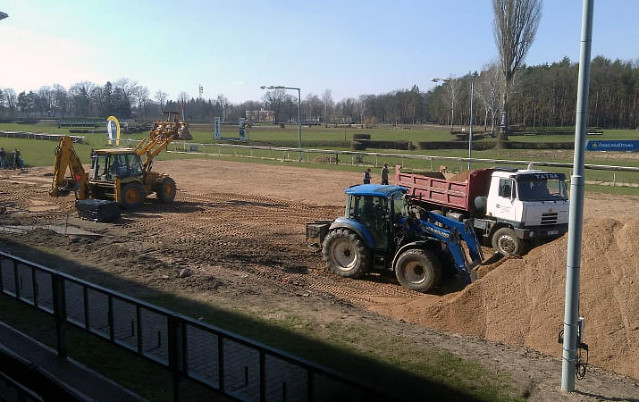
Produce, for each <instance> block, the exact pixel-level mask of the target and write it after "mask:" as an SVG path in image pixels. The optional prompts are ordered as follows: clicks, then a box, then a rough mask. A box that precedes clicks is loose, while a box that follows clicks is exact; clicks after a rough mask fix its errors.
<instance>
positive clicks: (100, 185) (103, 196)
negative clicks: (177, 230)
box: [49, 112, 192, 209]
mask: <svg viewBox="0 0 639 402" xmlns="http://www.w3.org/2000/svg"><path fill="white" fill-rule="evenodd" d="M178 138H179V139H184V140H188V139H192V137H191V134H190V132H189V129H188V125H187V123H186V122H184V121H180V119H179V114H178V113H173V112H166V113H165V114H164V119H162V120H158V121H156V122H155V123H154V125H153V127H152V129H151V131H150V132H149V134H148V135H147V136H146V137H145V138H144V139H143V140H142V141H140V142H139V143H138V145H137V146H136V147H135V148H119V147H118V148H106V149H97V150H92V152H91V169H90V170H89V171H86V170H85V169H84V166H83V165H82V163H81V161H80V158H79V157H78V155H77V153H76V152H75V149H74V148H73V141H72V139H71V138H70V137H69V136H64V137H62V138H61V139H60V142H59V144H58V146H57V148H56V150H55V163H54V173H53V183H52V185H51V190H50V192H49V194H50V195H51V196H53V197H57V196H62V195H67V194H69V193H70V192H71V191H73V192H75V196H76V200H87V199H96V200H109V201H111V202H114V203H117V205H118V206H121V207H123V208H126V209H131V208H138V207H140V206H141V205H142V204H143V203H144V200H145V198H146V197H147V196H148V195H150V194H153V193H155V194H156V195H157V198H158V199H159V200H160V201H161V202H172V201H173V200H174V198H175V195H176V191H177V188H176V185H175V181H174V180H173V179H172V178H171V177H169V175H168V174H166V173H157V172H154V171H152V167H153V161H154V160H155V157H156V156H157V155H158V154H159V153H160V152H162V151H163V150H164V149H166V147H167V145H168V144H169V143H171V142H172V141H173V140H175V139H178ZM67 171H69V172H70V176H68V175H67Z"/></svg>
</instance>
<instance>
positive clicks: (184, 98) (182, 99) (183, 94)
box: [177, 91, 190, 121]
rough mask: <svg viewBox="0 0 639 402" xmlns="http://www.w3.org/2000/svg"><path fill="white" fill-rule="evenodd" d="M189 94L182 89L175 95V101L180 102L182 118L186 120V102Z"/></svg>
mask: <svg viewBox="0 0 639 402" xmlns="http://www.w3.org/2000/svg"><path fill="white" fill-rule="evenodd" d="M189 98H190V96H189V94H188V93H186V92H185V91H182V92H180V93H179V94H178V96H177V101H178V103H179V104H180V108H181V109H182V113H181V116H182V120H184V121H186V102H188V101H189Z"/></svg>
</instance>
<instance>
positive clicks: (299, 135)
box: [295, 88, 304, 162]
mask: <svg viewBox="0 0 639 402" xmlns="http://www.w3.org/2000/svg"><path fill="white" fill-rule="evenodd" d="M295 89H297V143H298V146H299V149H300V157H299V162H301V161H302V160H303V159H304V157H303V156H302V91H301V90H300V88H295Z"/></svg>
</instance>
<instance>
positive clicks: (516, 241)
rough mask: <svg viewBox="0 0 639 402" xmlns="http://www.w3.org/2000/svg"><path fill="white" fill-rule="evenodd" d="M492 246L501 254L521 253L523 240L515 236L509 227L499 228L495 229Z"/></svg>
mask: <svg viewBox="0 0 639 402" xmlns="http://www.w3.org/2000/svg"><path fill="white" fill-rule="evenodd" d="M492 245H493V248H494V249H495V250H496V251H499V252H500V253H501V254H503V255H521V253H522V252H523V251H524V242H523V241H522V240H521V239H520V238H519V237H517V235H516V234H515V231H514V230H512V229H511V228H501V229H498V230H497V231H495V233H494V234H493V239H492Z"/></svg>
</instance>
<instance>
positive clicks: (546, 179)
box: [395, 165, 569, 255]
mask: <svg viewBox="0 0 639 402" xmlns="http://www.w3.org/2000/svg"><path fill="white" fill-rule="evenodd" d="M459 176H462V177H461V179H460V180H454V178H453V179H451V180H447V179H446V178H445V177H444V175H443V174H442V173H440V172H428V173H423V174H417V173H405V172H402V170H401V167H400V166H396V168H395V184H396V185H398V186H403V187H405V188H407V189H408V194H409V195H410V196H411V197H413V198H414V199H415V200H416V202H417V203H418V205H419V206H420V207H422V208H424V209H426V210H428V211H431V212H435V213H438V214H442V215H445V216H447V217H449V218H451V219H454V220H459V221H461V220H466V219H472V225H473V227H474V228H475V231H476V232H477V235H478V237H479V238H480V239H482V240H483V242H484V243H485V244H486V245H490V246H492V247H493V248H494V249H495V250H496V251H498V252H500V253H501V254H503V255H521V254H522V253H523V252H524V251H525V250H526V248H527V247H528V246H530V245H534V244H539V243H543V242H546V241H549V240H552V239H554V238H557V237H560V236H562V235H563V234H564V233H566V232H567V231H568V213H569V201H568V195H567V189H566V178H565V175H564V174H563V173H553V172H546V171H542V170H535V169H532V166H530V165H529V166H528V169H525V170H518V169H512V168H489V169H478V170H469V171H466V172H463V174H460V175H458V177H459Z"/></svg>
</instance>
